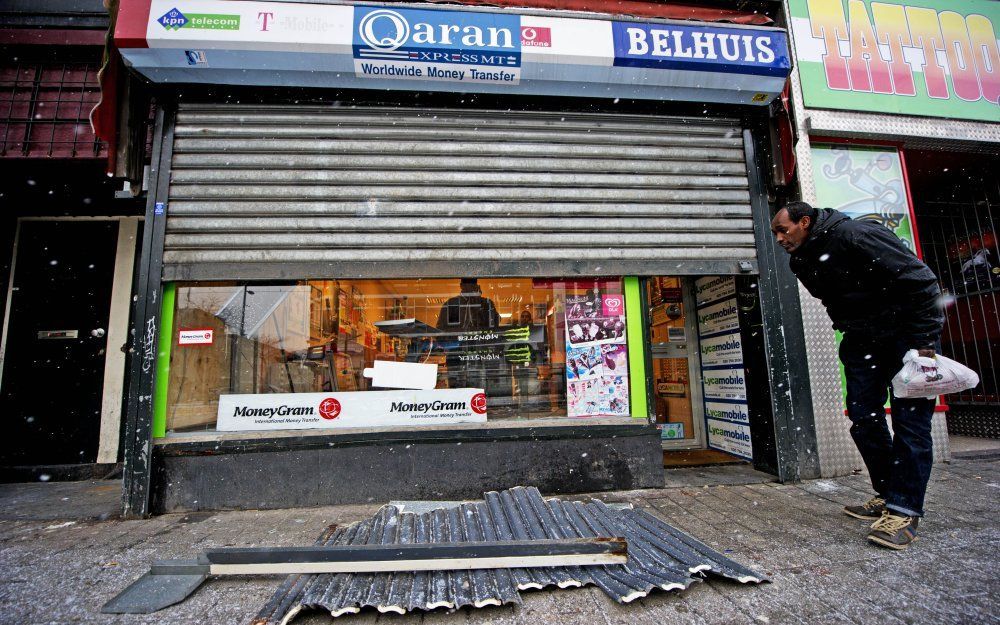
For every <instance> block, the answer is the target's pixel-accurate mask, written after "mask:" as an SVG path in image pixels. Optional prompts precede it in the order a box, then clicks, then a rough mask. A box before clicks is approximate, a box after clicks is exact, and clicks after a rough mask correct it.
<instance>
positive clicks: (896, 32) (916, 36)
mask: <svg viewBox="0 0 1000 625" xmlns="http://www.w3.org/2000/svg"><path fill="white" fill-rule="evenodd" d="M790 8H791V22H792V23H791V28H792V33H793V35H794V39H795V56H796V59H797V61H798V62H797V65H798V71H799V77H800V79H801V81H802V95H803V98H804V100H805V105H806V106H807V107H810V108H824V109H843V110H854V111H870V112H875V113H901V114H906V115H920V116H931V117H950V118H954V119H968V120H980V121H989V122H1000V105H998V104H997V101H998V99H1000V44H998V42H997V26H998V25H1000V2H997V1H996V0H790Z"/></svg>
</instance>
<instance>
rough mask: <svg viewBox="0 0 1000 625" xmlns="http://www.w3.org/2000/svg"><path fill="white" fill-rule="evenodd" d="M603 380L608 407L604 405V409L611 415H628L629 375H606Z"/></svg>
mask: <svg viewBox="0 0 1000 625" xmlns="http://www.w3.org/2000/svg"><path fill="white" fill-rule="evenodd" d="M601 380H602V381H603V383H604V388H603V391H604V398H605V403H606V407H605V406H603V405H602V409H603V410H604V411H605V413H606V414H609V415H615V416H628V414H629V395H628V376H627V375H605V376H604V377H603V378H601Z"/></svg>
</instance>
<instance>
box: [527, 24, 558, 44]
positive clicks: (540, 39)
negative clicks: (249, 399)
mask: <svg viewBox="0 0 1000 625" xmlns="http://www.w3.org/2000/svg"><path fill="white" fill-rule="evenodd" d="M521 45H522V46H524V47H525V48H551V47H552V29H551V28H547V27H545V26H522V27H521Z"/></svg>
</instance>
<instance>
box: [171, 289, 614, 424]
mask: <svg viewBox="0 0 1000 625" xmlns="http://www.w3.org/2000/svg"><path fill="white" fill-rule="evenodd" d="M175 301H176V303H175V314H174V331H175V335H176V333H178V332H180V331H181V330H185V329H199V328H204V329H211V330H212V331H213V334H214V336H216V337H219V338H218V339H216V340H214V341H213V342H212V343H211V344H208V345H198V346H180V345H177V344H175V345H173V347H172V352H171V356H170V370H169V386H168V399H167V406H168V408H167V432H168V435H170V434H171V433H181V432H188V431H204V430H212V429H214V427H215V419H216V413H217V407H218V397H219V395H220V394H258V393H305V392H348V391H369V390H386V389H377V388H373V387H372V386H371V380H370V379H368V378H365V377H364V376H363V371H364V369H365V368H367V367H372V366H373V363H374V361H375V360H398V361H404V362H418V363H429V364H435V365H437V368H438V385H437V388H483V389H484V390H485V391H486V395H487V397H488V398H489V407H488V410H489V419H490V420H498V419H539V418H560V417H589V416H623V417H624V416H628V415H629V402H628V363H627V346H626V344H625V316H624V314H625V313H624V306H623V304H624V297H623V295H622V282H621V280H620V279H598V280H595V279H590V280H586V281H566V280H559V279H542V278H482V279H473V278H455V279H395V280H317V281H304V282H300V283H295V284H285V285H245V286H244V285H231V284H205V283H201V284H197V285H179V286H178V287H177V290H176V300H175ZM608 302H618V305H619V306H620V308H619V309H618V310H608V309H607V304H608ZM175 343H176V342H175Z"/></svg>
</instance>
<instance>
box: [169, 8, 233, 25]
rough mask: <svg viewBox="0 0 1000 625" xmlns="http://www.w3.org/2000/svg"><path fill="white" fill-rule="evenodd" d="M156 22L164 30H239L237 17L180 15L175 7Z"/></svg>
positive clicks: (199, 14) (197, 14)
mask: <svg viewBox="0 0 1000 625" xmlns="http://www.w3.org/2000/svg"><path fill="white" fill-rule="evenodd" d="M156 21H157V22H159V23H160V25H161V26H163V28H165V29H166V30H180V29H181V28H196V29H202V30H239V29H240V16H239V15H222V14H218V13H188V14H186V15H185V14H184V13H181V12H180V10H178V9H177V8H176V7H175V8H173V9H170V10H169V11H167V12H166V13H164V14H163V15H161V16H160V18H159V19H158V20H156Z"/></svg>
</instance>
